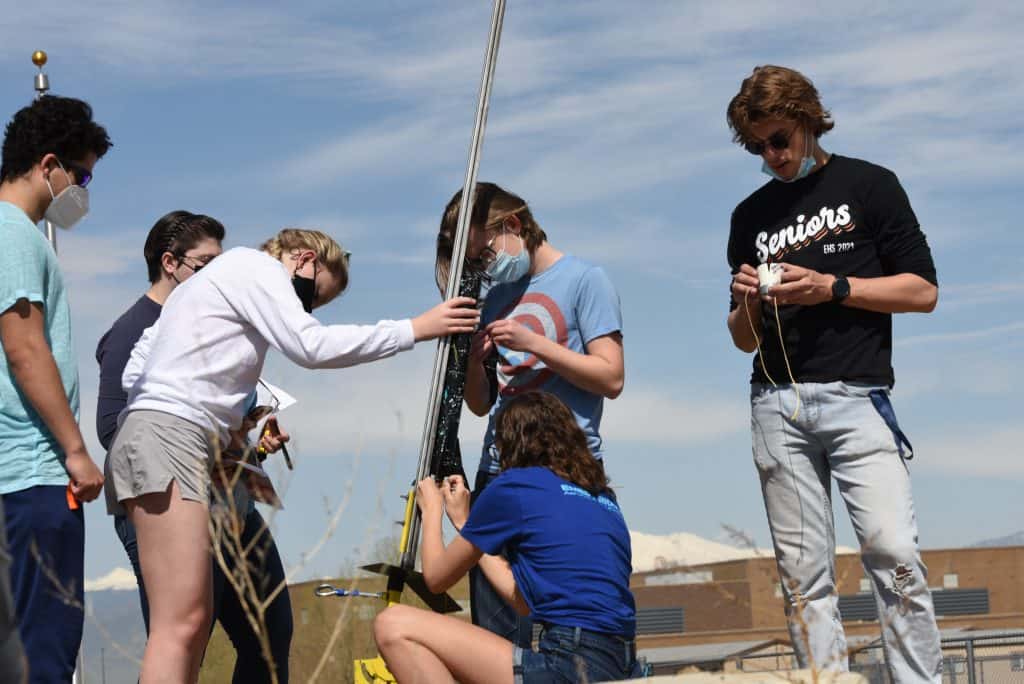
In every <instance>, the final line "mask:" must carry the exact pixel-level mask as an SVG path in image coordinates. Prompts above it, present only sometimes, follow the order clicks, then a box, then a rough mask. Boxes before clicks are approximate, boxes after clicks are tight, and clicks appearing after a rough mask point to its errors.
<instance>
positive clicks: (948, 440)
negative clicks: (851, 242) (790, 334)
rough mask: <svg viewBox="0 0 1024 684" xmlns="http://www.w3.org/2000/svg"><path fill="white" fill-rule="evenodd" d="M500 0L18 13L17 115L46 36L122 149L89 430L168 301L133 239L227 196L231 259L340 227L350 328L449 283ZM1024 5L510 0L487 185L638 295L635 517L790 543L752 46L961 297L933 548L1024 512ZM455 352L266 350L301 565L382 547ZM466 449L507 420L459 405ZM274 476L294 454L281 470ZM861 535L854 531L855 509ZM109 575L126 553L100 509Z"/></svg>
mask: <svg viewBox="0 0 1024 684" xmlns="http://www.w3.org/2000/svg"><path fill="white" fill-rule="evenodd" d="M489 16H490V3H487V2H473V3H470V2H435V3H431V2H415V3H413V2H404V3H402V2H377V3H331V2H313V1H308V2H292V3H288V6H287V7H285V6H284V5H283V4H281V3H271V2H248V3H244V4H240V3H239V4H232V3H228V4H223V3H218V2H202V3H200V2H181V1H178V0H175V1H173V2H171V1H168V2H150V1H142V2H136V3H130V4H128V3H118V2H110V1H106V2H104V1H99V2H94V3H89V6H88V7H85V6H84V5H83V4H82V3H63V2H57V3H49V4H46V5H44V6H29V5H27V4H24V3H22V4H14V5H12V6H10V7H6V8H5V9H4V28H5V30H4V31H3V49H2V51H0V82H2V83H3V84H4V87H3V88H2V89H0V110H2V111H3V112H5V114H4V116H5V117H7V116H9V115H10V113H13V112H14V111H15V110H16V109H17V108H18V107H20V106H22V105H23V104H25V103H26V102H27V101H28V100H29V99H30V98H31V96H32V78H33V73H34V67H33V66H32V65H31V63H30V61H29V57H30V55H31V52H32V51H33V50H35V49H40V48H41V49H46V50H48V51H49V53H50V56H51V59H50V64H49V65H48V67H47V71H48V73H49V74H50V78H51V81H52V85H53V90H54V92H56V93H60V94H66V95H74V96H78V97H83V98H85V99H87V100H89V101H90V102H91V103H92V104H93V106H94V108H95V111H96V116H97V119H98V120H99V121H101V122H102V123H103V124H104V125H106V126H107V127H108V129H109V131H110V134H111V137H112V138H113V140H114V143H115V147H114V148H113V149H112V151H111V152H110V154H109V155H108V156H107V158H105V159H104V160H102V161H101V162H100V164H99V165H98V166H97V168H96V180H95V181H94V184H93V185H92V186H91V188H90V189H91V191H92V206H93V210H92V213H91V214H90V216H89V217H88V218H87V219H86V221H84V222H83V223H82V224H81V225H80V226H78V227H76V228H75V230H74V231H73V232H71V233H61V235H60V246H59V247H60V258H61V263H62V266H63V268H64V270H65V273H66V275H67V280H68V283H69V288H70V292H71V301H72V306H73V314H74V326H75V327H74V330H75V338H76V344H77V348H78V350H79V361H80V372H81V380H82V388H83V407H82V423H83V432H84V433H85V435H86V437H87V438H88V439H89V440H90V445H91V448H92V453H93V456H94V457H95V458H96V459H97V460H101V459H102V452H101V451H100V449H99V446H98V444H97V442H96V440H95V434H94V433H95V430H94V428H93V421H94V409H95V389H96V381H97V368H96V363H95V360H94V359H93V353H94V349H95V345H96V341H97V340H98V339H99V337H100V335H101V334H102V333H103V331H104V330H106V328H107V327H108V326H109V325H110V323H111V322H113V320H114V319H115V318H116V317H117V316H118V315H119V314H120V313H121V312H122V311H123V310H124V309H125V308H127V307H128V306H129V305H130V304H131V303H132V302H133V301H134V300H135V298H137V297H138V296H139V295H140V294H141V292H143V291H144V290H145V287H146V272H145V265H144V262H143V259H142V243H143V241H144V239H145V235H146V233H147V231H148V230H149V228H150V226H152V224H153V222H154V221H155V220H156V219H157V218H158V217H159V216H161V215H162V214H164V213H165V212H167V211H169V210H172V209H179V208H182V209H188V210H191V211H196V212H202V213H207V214H211V215H213V216H216V217H218V218H220V219H221V220H222V221H223V222H224V224H225V225H226V226H227V230H228V237H227V245H228V246H235V245H256V244H258V243H259V242H260V241H261V240H263V239H264V238H266V237H268V236H270V235H272V234H273V233H275V232H276V231H277V230H278V229H279V228H281V227H284V226H304V227H316V228H321V229H323V230H326V231H328V232H330V233H331V234H333V235H334V236H335V237H336V238H338V239H339V240H340V241H341V242H342V243H343V244H344V245H345V246H346V247H347V248H348V249H350V250H351V251H352V252H353V253H354V256H353V261H352V283H351V286H350V288H349V291H348V292H346V294H345V295H344V296H343V297H341V298H340V299H338V300H337V301H336V302H334V303H333V304H331V305H330V306H328V307H325V308H323V309H321V310H319V311H318V316H319V317H320V318H321V319H322V320H324V321H325V322H371V321H374V320H377V319H378V318H395V317H403V316H407V315H412V314H415V313H418V312H420V311H422V310H424V309H426V308H427V307H429V306H430V305H432V304H433V303H434V302H435V301H436V299H437V293H436V290H435V289H434V287H433V284H432V283H433V263H432V258H431V252H432V245H433V238H434V235H435V231H436V228H437V224H438V221H439V218H440V213H441V210H442V208H443V207H444V205H445V203H446V202H447V200H448V198H449V197H450V196H451V194H452V193H453V192H454V191H455V190H456V189H457V188H458V187H459V186H460V185H461V183H462V177H463V173H464V167H465V160H466V156H467V150H468V144H469V136H470V131H471V126H472V121H473V108H474V106H475V102H476V94H477V87H478V84H479V76H480V69H481V65H482V56H483V51H484V43H485V40H486V33H487V25H488V20H489ZM1022 28H1024V10H1022V9H1021V8H1020V6H1019V4H1016V3H1009V2H1007V3H996V2H989V3H973V4H965V3H943V2H938V3H932V4H931V5H930V6H929V10H928V11H927V12H921V11H920V10H919V9H918V7H915V6H914V4H910V3H908V4H902V5H901V4H894V3H867V4H864V3H856V5H854V4H853V3H842V4H840V3H821V4H819V5H808V7H807V8H806V9H798V8H797V6H796V5H794V4H792V3H788V4H775V3H768V2H762V3H757V4H753V3H728V2H719V3H714V4H713V6H712V5H710V4H708V3H684V2H644V3H622V2H601V1H594V2H586V3H549V2H529V3H525V2H521V1H519V0H512V2H509V5H508V9H507V13H506V22H505V31H504V35H503V40H502V44H501V52H500V56H499V62H498V68H497V74H496V81H495V85H494V92H493V100H492V106H491V111H490V119H489V128H488V131H487V138H486V142H485V144H484V149H483V156H482V167H481V176H480V177H481V179H487V180H493V181H496V182H498V183H501V184H503V185H505V186H506V187H508V188H509V189H511V190H513V191H515V192H517V193H519V194H521V195H522V196H524V197H525V198H526V199H527V200H528V201H529V202H530V204H531V205H532V207H533V210H534V214H535V216H536V217H537V218H538V220H539V221H540V223H541V225H542V226H543V227H544V228H545V229H546V231H547V232H548V235H549V237H550V239H551V241H552V243H553V244H554V245H555V246H556V247H559V248H561V249H563V250H564V251H568V252H572V253H575V254H577V255H580V256H582V257H584V258H587V259H590V260H592V261H594V262H597V263H600V264H601V265H603V266H604V267H605V268H606V270H607V271H608V273H609V274H610V276H611V277H612V279H613V281H614V282H615V284H616V285H617V287H618V288H619V292H620V295H621V298H622V307H623V312H624V318H625V349H626V368H627V381H626V388H625V391H624V393H623V394H622V396H621V397H620V398H619V399H617V400H615V401H614V402H609V403H608V404H607V405H606V409H605V424H604V434H605V443H606V446H607V464H608V470H609V472H610V475H611V477H612V479H613V481H614V482H615V484H617V485H618V486H619V487H620V498H621V501H622V504H623V508H624V510H625V513H626V516H627V520H628V521H629V523H630V527H631V528H633V529H635V530H639V531H643V532H650V533H668V532H675V531H688V532H693V533H697V534H700V535H703V536H705V537H709V538H715V539H722V538H724V532H723V525H730V526H733V527H736V528H739V529H741V530H744V531H746V532H747V533H748V534H749V535H750V536H751V537H753V538H754V539H755V540H756V542H757V543H758V545H760V546H767V545H769V543H770V540H769V538H768V534H767V525H766V524H765V522H764V512H763V507H762V504H761V499H760V494H759V490H758V486H757V478H756V474H755V471H754V468H753V465H752V462H751V456H750V444H749V417H748V416H749V413H748V408H747V388H748V374H749V366H750V357H748V356H747V355H745V354H742V353H740V352H738V351H737V350H735V349H734V348H733V346H732V344H731V342H730V340H729V336H728V334H727V332H726V328H725V313H726V298H727V287H728V279H729V276H728V269H727V266H726V263H725V244H726V237H727V233H728V224H729V214H730V212H731V210H732V208H733V207H734V206H735V204H736V203H737V202H738V201H740V200H741V199H743V198H744V197H745V196H746V195H747V194H749V193H750V192H751V191H752V190H754V189H755V188H756V187H758V186H759V185H760V184H761V183H762V182H764V180H765V177H764V176H762V175H761V174H760V172H759V165H760V161H759V160H757V159H755V158H753V157H751V156H750V155H748V154H746V153H745V152H743V151H742V150H741V149H740V148H738V147H736V146H734V145H733V144H731V142H730V135H729V131H728V130H727V127H726V123H725V107H726V104H727V103H728V101H729V99H730V97H731V96H732V95H733V94H734V93H735V91H736V90H737V88H738V87H739V83H740V81H741V80H742V79H743V78H744V77H745V76H747V75H748V74H749V73H750V70H751V69H752V68H753V66H755V65H756V64H764V63H778V64H784V65H788V66H792V67H795V68H797V69H800V70H801V71H803V72H805V73H806V74H807V75H809V76H810V77H811V78H812V79H813V80H814V81H815V84H816V85H817V86H818V88H819V90H820V91H821V94H822V97H823V99H824V102H825V104H826V106H828V107H830V108H831V110H832V112H833V114H834V116H835V120H836V128H835V130H834V131H833V132H832V133H830V134H828V135H827V136H826V137H825V138H823V141H822V143H823V146H824V147H825V148H826V149H827V150H829V151H834V152H838V153H841V154H846V155H850V156H857V157H862V158H866V159H868V160H871V161H873V162H875V163H879V164H882V165H884V166H887V167H889V168H891V169H893V170H894V171H895V172H896V173H897V174H898V175H899V177H900V179H901V180H902V182H903V184H904V186H905V188H906V189H907V192H908V194H909V196H910V198H911V202H912V204H913V206H914V208H915V210H916V212H917V215H918V218H919V219H920V221H921V224H922V226H923V228H924V230H925V232H926V233H927V235H928V237H929V240H930V243H931V245H932V249H933V253H934V256H935V259H936V263H937V266H938V270H939V278H940V283H941V288H940V302H939V307H938V309H937V310H936V311H935V313H933V314H931V315H928V316H921V315H905V316H899V317H897V321H896V323H895V333H896V336H897V340H898V341H897V344H896V349H895V353H894V357H895V358H894V362H895V367H896V377H897V384H896V390H895V393H894V397H893V400H894V404H895V406H896V409H897V412H898V415H899V416H900V419H901V423H902V424H903V426H904V428H905V431H906V432H907V433H908V436H909V437H910V439H911V441H913V443H914V445H915V447H916V452H917V457H916V459H915V460H914V461H913V463H912V464H911V470H912V473H913V478H914V488H915V496H916V510H917V515H918V520H919V523H920V528H921V541H922V544H923V545H924V546H925V547H927V548H936V547H947V546H957V545H962V544H968V543H972V542H975V541H978V540H981V539H984V538H988V537H995V536H1000V535H1003V534H1008V533H1010V532H1014V531H1017V530H1019V529H1021V528H1022V527H1024V522H1022V519H1024V516H1022V513H1024V503H1022V502H1021V497H1020V494H1019V492H1020V488H1021V485H1022V483H1024V458H1022V456H1024V454H1022V451H1024V449H1022V446H1021V445H1022V444H1024V425H1022V421H1021V418H1020V409H1019V397H1020V387H1021V386H1022V385H1024V363H1022V361H1024V343H1022V341H1021V340H1022V335H1024V316H1022V314H1021V311H1022V310H1024V309H1022V307H1021V304H1020V301H1021V299H1022V297H1024V284H1022V279H1021V275H1020V274H1021V271H1022V268H1021V267H1022V254H1024V252H1022V249H1021V248H1022V239H1021V235H1020V225H1019V216H1020V209H1019V205H1018V203H1019V201H1020V189H1021V175H1022V173H1024V161H1022V159H1024V157H1022V156H1021V155H1020V149H1021V147H1022V143H1024V135H1022V133H1021V129H1020V125H1019V121H1020V110H1021V108H1022V105H1024V77H1022V75H1021V71H1020V66H1019V65H1020V64H1021V63H1022V62H1024V48H1022V43H1021V41H1020V34H1021V30H1022ZM432 359H433V347H432V346H431V345H421V346H420V347H418V348H417V349H416V350H415V351H414V352H412V353H408V354H404V355H402V356H400V357H398V358H395V359H392V360H389V361H385V362H382V363H378V364H374V365H371V366H366V367H362V368H356V369H350V370H345V371H330V372H310V371H305V370H302V369H298V368H296V367H294V366H291V365H289V364H288V363H287V362H285V361H283V360H282V359H281V358H279V357H272V358H271V359H270V361H269V363H268V365H267V373H266V374H267V376H268V377H269V378H270V379H271V380H272V381H274V382H276V383H277V384H280V385H282V386H284V387H286V388H287V389H288V390H289V391H291V392H292V393H293V394H295V395H296V396H297V397H298V398H299V400H300V404H299V405H298V406H297V407H296V408H294V409H291V410H290V411H289V412H287V413H285V414H284V416H283V417H282V421H283V422H285V423H286V424H287V426H288V427H289V429H290V430H291V431H292V432H293V434H294V435H295V440H294V443H293V448H292V449H291V451H292V454H293V458H294V459H295V461H296V462H297V469H296V470H295V471H294V473H292V474H291V477H290V479H287V478H285V479H286V480H287V495H286V506H287V509H286V510H285V511H284V512H282V513H280V514H279V515H278V516H277V517H276V518H275V522H274V525H275V530H276V536H277V539H278V543H279V545H280V547H281V549H282V552H283V554H284V555H285V561H286V564H287V565H296V564H298V563H300V561H302V560H303V558H304V552H308V551H309V550H310V549H311V548H313V546H314V544H315V543H316V542H317V540H318V539H320V537H321V535H322V534H323V532H324V530H325V528H326V527H327V525H328V517H329V512H330V511H334V510H336V508H337V507H338V506H339V505H342V504H344V505H345V508H344V510H343V512H342V513H341V514H340V515H339V517H338V521H339V523H338V526H337V528H336V529H335V530H334V533H333V535H332V536H331V538H330V539H329V540H327V541H326V543H324V544H323V545H322V549H321V550H320V551H319V553H318V554H316V555H315V556H313V557H311V558H307V559H306V561H305V565H304V566H303V567H302V568H301V569H299V570H297V571H296V575H295V576H296V577H301V578H305V577H310V576H316V575H323V574H332V573H334V572H336V571H337V570H338V569H339V568H340V567H341V566H342V565H344V564H346V563H351V562H356V561H359V560H361V559H363V560H375V559H374V558H372V552H369V551H368V549H371V548H372V547H373V546H374V545H375V544H376V543H377V541H378V540H379V539H381V538H383V537H385V536H387V535H389V534H392V533H393V532H394V531H395V529H396V528H395V527H394V525H393V524H392V521H393V520H394V519H396V518H398V517H399V515H400V505H401V502H400V501H399V499H398V495H399V494H400V493H402V490H403V489H404V487H405V486H406V485H407V484H409V482H410V480H411V478H412V477H413V474H414V472H415V467H416V454H417V445H418V440H419V437H420V427H421V423H422V419H423V413H424V407H425V402H426V396H427V390H428V384H429V381H430V367H431V363H432ZM463 425H464V427H463V433H462V434H463V438H464V442H463V444H464V453H466V454H467V455H468V456H467V469H468V470H470V471H472V470H473V469H475V462H476V457H475V454H476V453H478V450H479V443H480V436H481V435H482V433H483V428H484V426H483V423H482V422H481V421H479V420H477V419H475V418H471V417H469V416H467V418H466V419H465V420H464V423H463ZM273 467H276V466H273ZM837 509H838V511H837V512H838V515H837V520H838V523H839V528H838V529H839V537H840V538H839V541H840V543H842V544H846V545H850V546H855V545H856V542H855V539H854V537H853V533H852V531H851V529H850V526H849V524H848V522H847V519H846V514H845V510H844V509H843V508H842V507H841V506H837ZM87 524H88V530H87V534H88V542H87V546H88V548H87V553H86V574H87V576H89V577H97V576H99V575H102V574H105V573H107V572H108V571H110V570H111V569H113V568H114V567H117V566H126V565H127V562H126V559H125V557H124V553H123V551H122V550H121V548H120V545H119V543H118V541H117V539H116V537H115V535H114V533H113V529H112V525H111V522H110V519H109V518H107V517H106V515H105V513H104V511H103V509H102V508H101V506H100V505H99V504H93V505H90V506H89V507H88V508H87Z"/></svg>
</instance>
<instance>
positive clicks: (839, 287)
mask: <svg viewBox="0 0 1024 684" xmlns="http://www.w3.org/2000/svg"><path fill="white" fill-rule="evenodd" d="M849 295H850V281H849V280H847V279H846V277H845V276H839V277H838V278H836V279H835V282H834V283H832V299H834V300H840V299H846V298H847V297H848V296H849Z"/></svg>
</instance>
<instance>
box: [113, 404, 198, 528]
mask: <svg viewBox="0 0 1024 684" xmlns="http://www.w3.org/2000/svg"><path fill="white" fill-rule="evenodd" d="M213 458H214V447H213V444H212V441H211V439H210V438H209V437H208V436H207V432H206V430H204V429H203V428H201V427H199V426H198V425H196V424H195V423H192V422H189V421H187V420H185V419H184V418H179V417H177V416H173V415H171V414H169V413H164V412H162V411H144V410H143V411H131V412H130V413H128V415H127V416H125V419H124V422H123V423H121V427H120V428H119V429H118V431H117V435H116V436H115V437H114V443H113V444H112V445H111V446H110V451H109V452H107V460H106V463H105V464H104V466H103V476H104V478H105V480H106V483H105V486H104V488H103V489H104V490H105V491H106V497H107V512H108V513H110V514H111V515H124V514H125V509H124V506H123V502H124V501H126V500H127V499H134V498H136V497H139V496H142V495H143V494H155V493H159V492H166V491H167V488H168V487H169V486H170V484H171V480H174V481H176V482H177V483H178V491H180V492H181V498H182V499H187V500H189V501H198V502H200V503H202V504H203V505H204V506H205V505H208V504H209V501H210V466H211V464H212V463H213Z"/></svg>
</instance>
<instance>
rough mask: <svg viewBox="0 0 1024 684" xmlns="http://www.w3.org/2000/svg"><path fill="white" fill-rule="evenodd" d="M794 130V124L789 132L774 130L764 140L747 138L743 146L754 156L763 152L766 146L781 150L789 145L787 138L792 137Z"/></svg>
mask: <svg viewBox="0 0 1024 684" xmlns="http://www.w3.org/2000/svg"><path fill="white" fill-rule="evenodd" d="M795 132H796V126H794V127H793V129H792V130H791V131H790V132H789V133H784V132H783V131H781V130H780V131H775V132H774V133H772V134H771V135H770V136H768V139H767V140H765V141H764V142H755V141H753V140H748V141H747V142H745V143H743V148H744V149H745V150H746V151H747V152H749V153H750V154H753V155H756V156H761V155H762V154H764V150H765V148H766V147H771V148H772V149H773V150H776V151H781V150H784V149H786V148H787V147H789V140H790V138H792V137H793V133H795Z"/></svg>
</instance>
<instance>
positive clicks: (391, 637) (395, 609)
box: [373, 605, 416, 649]
mask: <svg viewBox="0 0 1024 684" xmlns="http://www.w3.org/2000/svg"><path fill="white" fill-rule="evenodd" d="M415 613H416V609H415V608H410V607H409V606H402V605H396V606H388V607H387V608H385V609H384V610H383V611H381V612H380V613H379V614H378V615H377V617H376V619H374V621H373V638H374V639H375V640H376V642H377V647H378V648H380V649H387V647H388V646H391V645H393V644H395V643H397V642H399V641H402V640H404V639H406V638H407V637H408V635H409V634H410V633H411V632H412V630H411V629H410V623H412V622H413V621H414V616H415Z"/></svg>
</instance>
